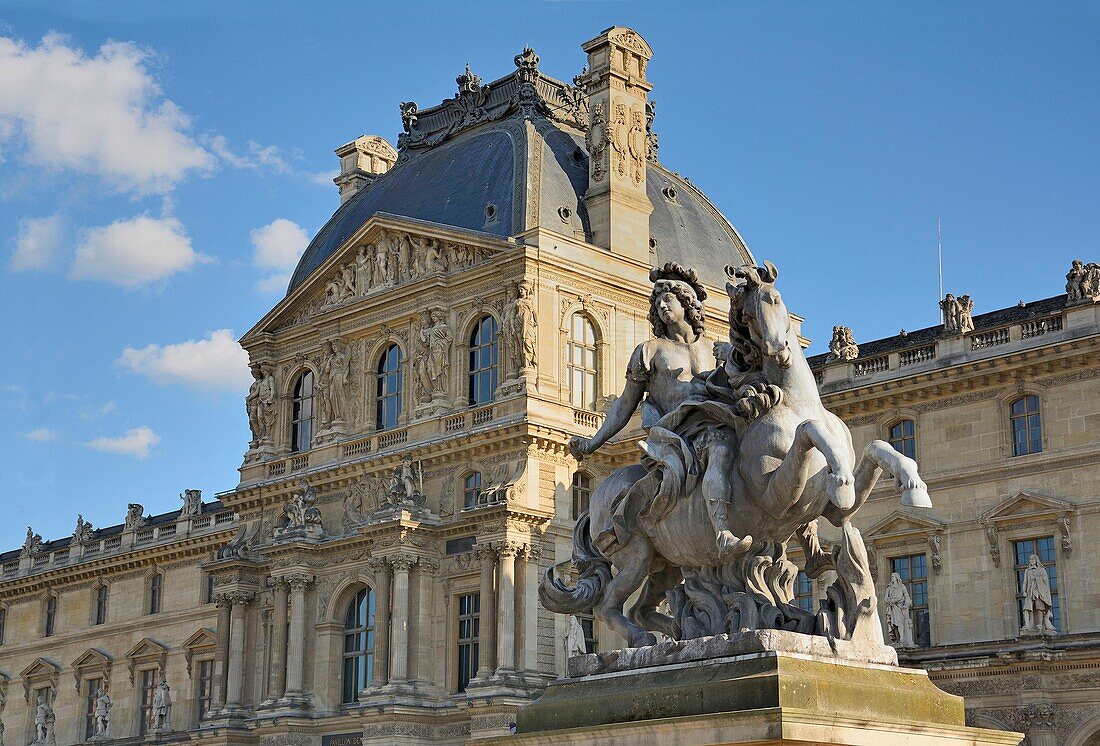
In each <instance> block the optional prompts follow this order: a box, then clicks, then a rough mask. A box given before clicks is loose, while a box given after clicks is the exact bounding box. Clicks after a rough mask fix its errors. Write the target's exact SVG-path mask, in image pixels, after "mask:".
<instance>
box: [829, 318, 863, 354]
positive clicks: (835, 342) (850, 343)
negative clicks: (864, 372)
mask: <svg viewBox="0 0 1100 746" xmlns="http://www.w3.org/2000/svg"><path fill="white" fill-rule="evenodd" d="M857 357H859V347H858V346H857V345H856V339H855V336H854V335H853V334H852V330H851V329H850V328H848V327H846V326H834V327H833V338H832V340H830V341H829V360H843V361H848V360H855V359H856V358H857Z"/></svg>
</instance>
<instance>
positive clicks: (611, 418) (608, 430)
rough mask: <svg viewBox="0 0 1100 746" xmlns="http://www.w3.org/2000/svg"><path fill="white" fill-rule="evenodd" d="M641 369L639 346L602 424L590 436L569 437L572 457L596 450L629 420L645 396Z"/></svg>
mask: <svg viewBox="0 0 1100 746" xmlns="http://www.w3.org/2000/svg"><path fill="white" fill-rule="evenodd" d="M642 370H644V364H643V363H642V356H641V348H640V347H639V348H638V349H637V350H635V351H634V354H633V355H632V356H631V358H630V364H629V365H628V366H627V371H628V372H627V379H626V386H624V387H623V393H622V394H620V395H619V398H618V399H616V400H615V401H613V402H612V403H611V406H610V407H609V408H608V410H607V418H606V419H605V420H604V421H603V425H602V426H601V427H600V429H599V430H597V431H596V434H595V435H593V436H592V437H591V438H582V437H581V436H579V435H578V436H574V437H573V438H572V439H570V441H569V450H570V452H571V453H572V454H573V457H574V458H576V459H578V460H579V459H581V458H583V457H584V456H587V455H588V454H590V453H594V452H596V451H597V450H599V449H600V448H601V447H602V446H603V445H604V444H605V443H606V442H607V441H609V440H611V439H612V438H613V437H615V435H616V434H617V433H618V432H619V431H620V430H622V429H623V428H624V427H626V424H627V423H628V422H630V418H631V416H632V415H633V414H634V410H636V409H637V408H638V405H639V404H641V403H642V397H644V396H645V392H646V383H645V379H644V376H642V375H639V372H640V371H642Z"/></svg>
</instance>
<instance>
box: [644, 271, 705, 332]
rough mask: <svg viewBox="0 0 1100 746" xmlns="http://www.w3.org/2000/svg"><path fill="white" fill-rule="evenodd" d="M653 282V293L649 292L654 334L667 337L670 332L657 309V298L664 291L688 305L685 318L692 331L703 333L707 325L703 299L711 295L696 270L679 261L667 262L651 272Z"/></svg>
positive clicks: (685, 307) (650, 321) (650, 315)
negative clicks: (708, 294)
mask: <svg viewBox="0 0 1100 746" xmlns="http://www.w3.org/2000/svg"><path fill="white" fill-rule="evenodd" d="M649 281H650V282H652V283H653V292H651V293H650V294H649V323H650V326H652V327H653V334H654V336H657V337H663V336H665V334H666V333H667V332H668V328H667V327H666V326H665V322H664V321H662V320H661V315H660V314H659V313H658V312H657V298H658V297H659V296H660V295H662V294H664V293H672V294H673V295H675V296H676V298H677V299H678V300H679V301H680V304H681V305H682V306H683V307H684V318H685V319H686V320H687V322H688V324H690V325H691V328H692V330H693V331H694V332H695V333H696V334H702V333H703V331H704V329H705V328H706V314H705V313H704V311H703V301H704V300H706V298H707V291H706V288H704V287H703V283H701V282H700V281H699V275H698V274H697V273H696V272H695V270H694V269H692V268H691V267H685V266H683V265H681V264H679V263H678V262H666V263H665V266H663V267H660V268H654V269H651V270H650V271H649ZM685 284H686V285H687V286H688V287H690V288H691V290H690V291H689V290H688V289H687V288H685V287H684V285H685Z"/></svg>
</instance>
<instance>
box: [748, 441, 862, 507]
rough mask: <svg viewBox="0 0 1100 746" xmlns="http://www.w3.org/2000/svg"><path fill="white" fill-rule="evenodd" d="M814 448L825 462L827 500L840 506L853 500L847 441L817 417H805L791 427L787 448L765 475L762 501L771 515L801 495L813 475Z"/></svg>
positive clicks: (850, 464)
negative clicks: (769, 472) (776, 464)
mask: <svg viewBox="0 0 1100 746" xmlns="http://www.w3.org/2000/svg"><path fill="white" fill-rule="evenodd" d="M815 448H816V449H817V450H818V451H819V452H820V453H821V455H822V456H824V457H825V462H826V463H827V464H828V465H829V473H828V474H827V475H826V481H825V492H826V494H827V495H828V497H829V502H830V503H832V504H833V505H835V506H837V507H838V508H840V509H842V510H843V509H847V508H850V507H851V506H852V504H853V503H855V500H856V495H855V489H854V487H853V485H854V483H855V476H854V475H853V474H852V463H851V462H852V457H851V455H850V450H849V448H848V445H847V443H845V442H843V441H842V439H841V438H840V437H838V436H837V435H835V434H833V432H831V431H830V430H829V428H827V427H826V426H825V423H823V422H821V421H820V420H806V421H804V422H803V423H802V424H801V425H799V426H798V427H797V428H796V429H795V431H794V443H793V444H792V445H791V449H790V450H789V451H788V452H787V455H786V457H784V459H783V462H782V463H781V464H780V465H779V467H778V468H777V469H776V470H775V471H774V472H772V475H771V477H770V478H769V479H768V487H767V489H766V490H765V492H764V501H765V502H764V504H765V506H766V507H767V509H768V510H769V512H771V513H772V514H773V515H776V516H782V515H783V514H784V513H786V512H787V510H789V509H790V508H791V506H793V505H794V504H795V503H797V502H798V501H799V499H800V498H801V497H802V493H803V492H804V491H805V489H806V485H807V483H808V482H809V480H810V477H812V476H813V459H812V458H811V452H812V451H813V449H815Z"/></svg>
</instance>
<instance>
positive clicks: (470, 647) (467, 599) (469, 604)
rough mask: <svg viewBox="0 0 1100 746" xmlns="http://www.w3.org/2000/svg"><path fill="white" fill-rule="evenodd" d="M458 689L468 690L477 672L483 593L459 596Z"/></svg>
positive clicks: (461, 690)
mask: <svg viewBox="0 0 1100 746" xmlns="http://www.w3.org/2000/svg"><path fill="white" fill-rule="evenodd" d="M457 608H458V629H457V631H458V665H457V666H456V669H457V671H458V682H457V683H458V691H460V692H464V691H466V687H467V686H468V685H469V683H470V679H472V678H473V677H474V674H475V673H477V658H478V639H479V636H480V633H481V594H480V593H467V594H464V595H461V596H459V597H458V604H457Z"/></svg>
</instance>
